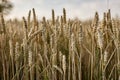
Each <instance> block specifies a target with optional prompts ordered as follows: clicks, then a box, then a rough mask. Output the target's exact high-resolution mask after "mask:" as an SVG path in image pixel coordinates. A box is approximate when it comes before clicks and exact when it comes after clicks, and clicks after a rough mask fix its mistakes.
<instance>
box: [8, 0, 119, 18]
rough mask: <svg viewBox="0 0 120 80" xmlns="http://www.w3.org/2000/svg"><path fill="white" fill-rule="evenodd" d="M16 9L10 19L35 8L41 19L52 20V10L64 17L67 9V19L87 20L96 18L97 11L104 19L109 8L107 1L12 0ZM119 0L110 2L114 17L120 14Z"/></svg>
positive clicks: (23, 14)
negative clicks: (103, 15)
mask: <svg viewBox="0 0 120 80" xmlns="http://www.w3.org/2000/svg"><path fill="white" fill-rule="evenodd" d="M12 2H13V3H14V6H15V7H14V9H13V11H12V12H11V14H10V15H9V17H11V18H13V17H22V16H25V15H27V13H28V11H29V10H30V9H32V8H33V7H34V8H35V9H36V13H37V14H38V17H39V18H42V16H46V17H47V18H51V9H54V10H55V14H56V15H62V9H63V8H66V10H67V17H68V18H74V17H78V18H80V19H86V18H90V17H94V13H95V12H96V11H98V12H99V14H100V16H101V17H102V14H103V12H105V11H106V10H107V8H108V6H107V0H12ZM119 5H120V1H119V0H110V2H109V8H111V11H112V15H113V16H114V15H116V14H119V15H120V11H119Z"/></svg>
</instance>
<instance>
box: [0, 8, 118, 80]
mask: <svg viewBox="0 0 120 80" xmlns="http://www.w3.org/2000/svg"><path fill="white" fill-rule="evenodd" d="M66 14H67V13H66V10H65V8H63V15H62V16H58V17H57V15H55V12H54V10H53V9H52V15H51V19H49V20H47V19H46V17H43V18H42V20H38V18H37V15H36V12H35V9H32V10H30V11H29V13H28V16H26V17H23V20H17V19H14V20H5V19H4V16H3V14H0V16H1V20H0V80H120V19H119V18H113V17H112V16H111V12H110V9H109V10H108V11H107V12H105V13H103V18H102V20H100V19H99V14H98V12H96V13H95V16H93V19H91V20H86V21H81V20H79V19H68V18H67V16H66Z"/></svg>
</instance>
